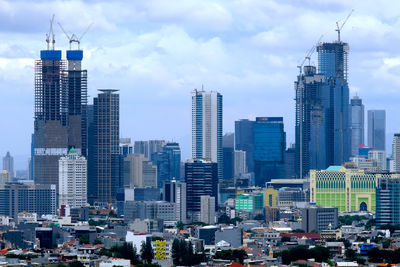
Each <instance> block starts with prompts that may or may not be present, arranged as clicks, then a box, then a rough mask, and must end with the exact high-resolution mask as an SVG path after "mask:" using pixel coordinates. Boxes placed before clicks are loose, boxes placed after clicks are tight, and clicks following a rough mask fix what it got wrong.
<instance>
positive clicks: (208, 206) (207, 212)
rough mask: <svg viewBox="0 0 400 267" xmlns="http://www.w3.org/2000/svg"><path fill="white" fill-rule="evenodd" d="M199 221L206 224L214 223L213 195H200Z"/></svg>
mask: <svg viewBox="0 0 400 267" xmlns="http://www.w3.org/2000/svg"><path fill="white" fill-rule="evenodd" d="M200 221H201V222H203V223H206V224H215V197H211V196H201V197H200Z"/></svg>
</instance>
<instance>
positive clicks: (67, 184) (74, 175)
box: [58, 148, 87, 208]
mask: <svg viewBox="0 0 400 267" xmlns="http://www.w3.org/2000/svg"><path fill="white" fill-rule="evenodd" d="M58 164H59V165H58V166H59V175H58V178H59V182H58V186H59V188H58V194H59V199H58V203H59V207H61V205H66V206H70V207H72V208H78V207H84V206H86V204H87V161H86V159H85V157H83V156H79V154H78V152H77V151H76V150H75V149H74V148H71V149H70V150H69V152H68V155H65V156H63V157H61V158H60V159H59V160H58Z"/></svg>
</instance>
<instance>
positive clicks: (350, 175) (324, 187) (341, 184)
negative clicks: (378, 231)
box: [310, 166, 395, 212]
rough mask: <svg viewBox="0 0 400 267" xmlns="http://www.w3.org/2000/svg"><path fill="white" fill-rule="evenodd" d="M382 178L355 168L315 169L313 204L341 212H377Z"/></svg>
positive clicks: (312, 182) (311, 175)
mask: <svg viewBox="0 0 400 267" xmlns="http://www.w3.org/2000/svg"><path fill="white" fill-rule="evenodd" d="M380 176H381V174H374V173H369V172H364V171H363V170H359V169H354V167H353V168H346V167H342V166H330V167H329V168H328V169H326V170H321V171H317V170H311V171H310V202H312V203H316V204H317V205H321V206H325V207H326V206H329V207H336V208H338V209H339V212H352V211H375V188H376V184H377V179H378V178H379V177H380ZM391 176H393V177H395V176H394V175H390V174H389V177H391Z"/></svg>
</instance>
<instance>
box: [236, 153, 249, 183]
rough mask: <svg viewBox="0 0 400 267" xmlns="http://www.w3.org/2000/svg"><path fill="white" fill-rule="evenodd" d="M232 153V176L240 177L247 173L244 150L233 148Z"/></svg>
mask: <svg viewBox="0 0 400 267" xmlns="http://www.w3.org/2000/svg"><path fill="white" fill-rule="evenodd" d="M234 153H235V155H234V177H240V176H241V175H242V174H245V173H247V163H246V151H242V150H235V152H234Z"/></svg>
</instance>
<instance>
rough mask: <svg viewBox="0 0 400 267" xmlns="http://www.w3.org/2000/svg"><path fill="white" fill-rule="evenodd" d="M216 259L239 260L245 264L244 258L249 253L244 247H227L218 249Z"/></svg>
mask: <svg viewBox="0 0 400 267" xmlns="http://www.w3.org/2000/svg"><path fill="white" fill-rule="evenodd" d="M214 258H215V259H223V260H232V261H238V262H240V264H243V261H244V259H246V258H247V253H246V251H244V250H243V249H234V250H231V249H227V250H220V251H217V253H215V255H214Z"/></svg>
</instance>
